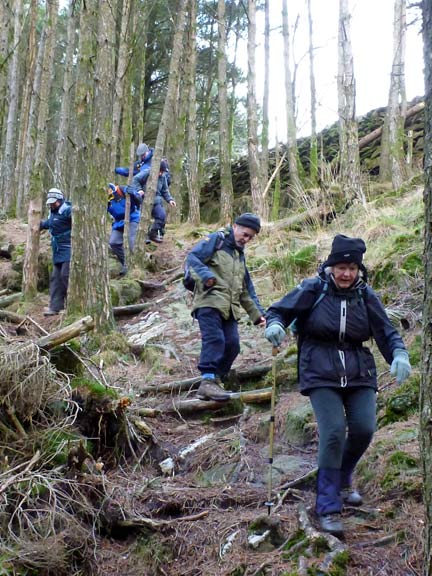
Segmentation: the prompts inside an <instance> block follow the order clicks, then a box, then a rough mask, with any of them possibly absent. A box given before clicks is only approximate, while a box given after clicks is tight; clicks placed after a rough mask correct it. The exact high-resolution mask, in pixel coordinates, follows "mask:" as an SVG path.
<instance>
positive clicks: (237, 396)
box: [160, 388, 272, 414]
mask: <svg viewBox="0 0 432 576" xmlns="http://www.w3.org/2000/svg"><path fill="white" fill-rule="evenodd" d="M271 393H272V389H271V388H261V389H259V390H251V391H249V392H232V393H231V394H230V399H229V400H227V401H225V402H216V401H214V400H199V399H198V398H196V399H195V398H194V399H193V400H177V401H173V402H172V404H170V405H168V406H166V407H165V408H164V409H162V408H160V410H161V412H179V413H181V414H191V413H193V412H200V411H203V410H219V409H220V408H223V407H224V406H228V405H229V404H230V402H231V401H233V400H241V401H242V402H244V403H245V404H254V403H260V402H269V401H270V399H271Z"/></svg>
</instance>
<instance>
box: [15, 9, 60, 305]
mask: <svg viewBox="0 0 432 576" xmlns="http://www.w3.org/2000/svg"><path fill="white" fill-rule="evenodd" d="M57 16H58V0H47V24H46V42H45V48H44V55H43V62H42V75H41V83H40V91H39V112H38V120H37V130H36V149H35V155H34V160H33V167H32V170H31V175H30V204H29V209H28V229H27V241H26V253H25V258H24V266H23V288H22V291H23V292H24V295H25V297H26V298H32V297H33V296H34V295H35V294H36V293H37V280H38V256H39V237H40V235H39V222H40V220H41V216H42V193H43V190H44V175H45V166H46V150H47V141H48V128H47V125H48V117H49V96H50V91H51V83H52V78H53V66H54V50H55V40H56V36H55V32H56V29H57Z"/></svg>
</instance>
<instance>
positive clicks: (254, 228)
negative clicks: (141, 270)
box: [186, 213, 265, 401]
mask: <svg viewBox="0 0 432 576" xmlns="http://www.w3.org/2000/svg"><path fill="white" fill-rule="evenodd" d="M260 229H261V223H260V220H259V218H258V216H256V215H255V214H250V213H245V214H242V215H241V216H239V217H238V218H236V220H235V223H234V224H233V226H228V227H227V228H226V229H225V230H224V231H223V232H222V231H219V232H214V233H212V234H210V235H209V236H208V237H207V238H205V239H204V240H201V242H199V243H198V244H197V245H196V246H195V247H194V248H193V249H192V250H191V251H190V252H189V254H188V256H187V259H186V265H187V267H188V270H189V273H190V275H191V277H192V278H193V279H194V281H195V288H194V298H193V306H192V314H193V316H194V317H195V318H197V320H198V323H199V327H200V331H201V355H200V360H199V363H198V369H199V371H200V372H201V375H202V380H201V384H200V387H199V389H198V392H197V396H198V398H201V399H203V400H219V401H225V400H228V399H229V392H227V391H225V390H224V389H223V384H222V380H221V379H222V378H223V377H224V376H225V375H226V374H228V372H229V370H230V368H231V366H232V364H233V362H234V360H235V359H236V357H237V355H238V354H239V352H240V339H239V334H238V321H239V319H240V317H241V308H244V309H245V310H246V312H247V313H248V315H249V317H250V319H251V320H252V322H253V323H254V324H256V325H260V326H265V318H264V310H263V308H262V307H261V305H260V303H259V300H258V297H257V295H256V293H255V289H254V286H253V283H252V280H251V278H250V276H249V272H248V269H247V267H246V261H245V256H244V248H245V246H246V244H247V243H248V242H249V241H250V240H252V238H254V237H255V236H256V235H257V234H258V233H259V231H260Z"/></svg>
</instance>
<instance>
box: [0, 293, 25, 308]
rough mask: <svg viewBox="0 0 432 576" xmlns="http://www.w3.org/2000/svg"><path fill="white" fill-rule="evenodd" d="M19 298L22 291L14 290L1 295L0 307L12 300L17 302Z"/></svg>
mask: <svg viewBox="0 0 432 576" xmlns="http://www.w3.org/2000/svg"><path fill="white" fill-rule="evenodd" d="M21 298H22V292H15V293H14V294H9V295H8V296H3V297H2V298H0V308H6V307H7V306H10V305H11V304H13V303H14V302H18V300H21Z"/></svg>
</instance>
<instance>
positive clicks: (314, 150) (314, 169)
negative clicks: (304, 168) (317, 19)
mask: <svg viewBox="0 0 432 576" xmlns="http://www.w3.org/2000/svg"><path fill="white" fill-rule="evenodd" d="M307 8H308V24H309V86H310V98H311V136H310V156H309V177H310V181H311V185H312V186H316V183H317V181H318V141H317V133H316V108H317V96H316V85H315V70H314V45H313V20H312V7H311V0H307Z"/></svg>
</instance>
